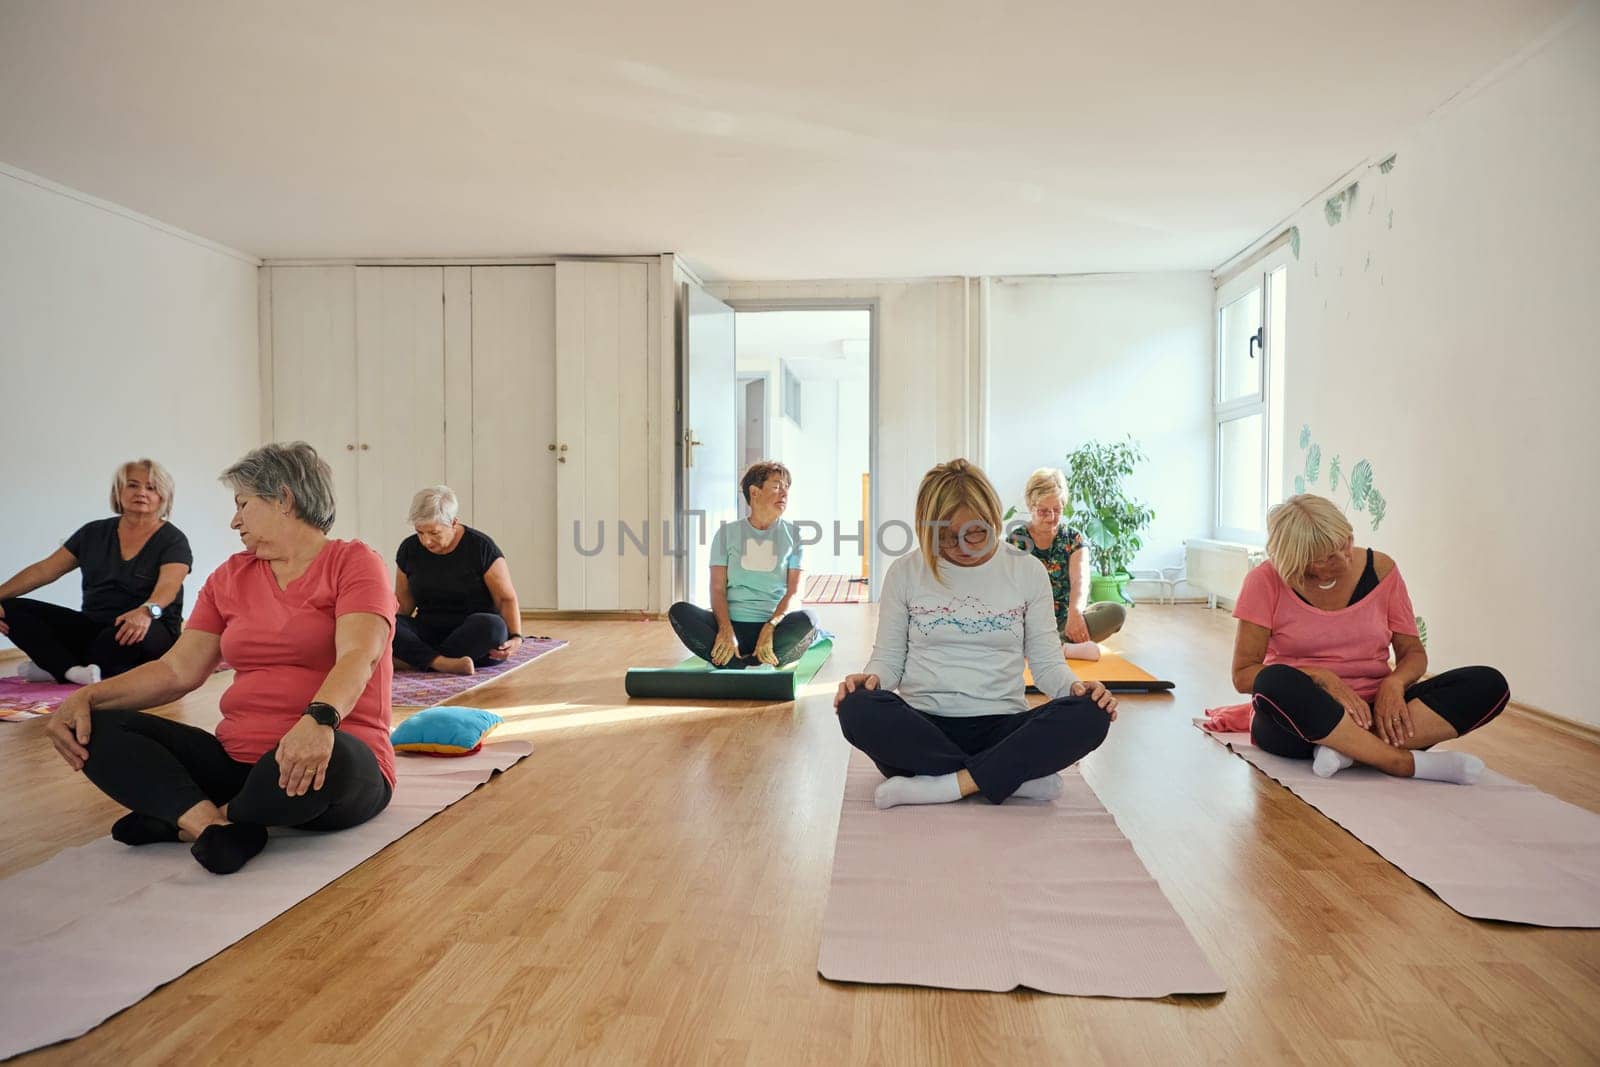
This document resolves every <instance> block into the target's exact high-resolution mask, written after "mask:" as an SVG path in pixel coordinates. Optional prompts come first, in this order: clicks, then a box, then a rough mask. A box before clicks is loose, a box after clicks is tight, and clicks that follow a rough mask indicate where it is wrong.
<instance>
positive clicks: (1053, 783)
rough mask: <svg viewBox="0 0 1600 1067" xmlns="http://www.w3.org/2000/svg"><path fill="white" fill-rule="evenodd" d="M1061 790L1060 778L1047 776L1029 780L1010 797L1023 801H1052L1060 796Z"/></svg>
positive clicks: (1056, 775) (1058, 776) (1053, 775)
mask: <svg viewBox="0 0 1600 1067" xmlns="http://www.w3.org/2000/svg"><path fill="white" fill-rule="evenodd" d="M1061 788H1062V787H1061V776H1060V775H1059V774H1047V775H1045V776H1044V777H1043V778H1029V779H1028V780H1027V781H1026V782H1023V783H1022V784H1021V785H1019V786H1017V791H1016V792H1015V793H1012V794H1011V795H1012V796H1014V797H1021V798H1022V799H1023V800H1054V799H1055V798H1056V797H1058V796H1060V795H1061Z"/></svg>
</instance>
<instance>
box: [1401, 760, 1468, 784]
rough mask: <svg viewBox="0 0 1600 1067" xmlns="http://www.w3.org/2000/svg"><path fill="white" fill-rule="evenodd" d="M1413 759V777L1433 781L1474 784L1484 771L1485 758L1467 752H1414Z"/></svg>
mask: <svg viewBox="0 0 1600 1067" xmlns="http://www.w3.org/2000/svg"><path fill="white" fill-rule="evenodd" d="M1411 759H1412V760H1413V761H1414V762H1415V764H1416V768H1415V769H1414V770H1413V771H1412V772H1411V777H1413V778H1426V779H1428V780H1429V781H1431V782H1454V783H1455V784H1456V785H1472V784H1473V783H1475V782H1476V781H1477V780H1478V775H1480V774H1482V773H1483V760H1481V759H1479V758H1478V757H1477V756H1469V755H1467V754H1466V753H1465V752H1413V753H1411Z"/></svg>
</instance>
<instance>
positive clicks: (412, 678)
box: [390, 637, 566, 708]
mask: <svg viewBox="0 0 1600 1067" xmlns="http://www.w3.org/2000/svg"><path fill="white" fill-rule="evenodd" d="M565 645H566V642H565V641H560V640H557V639H556V638H553V637H532V638H529V639H528V640H526V641H524V642H522V647H521V648H519V649H517V650H516V652H514V653H512V655H511V658H510V659H508V660H506V661H505V662H504V663H497V664H495V665H494V666H493V667H480V668H478V672H477V673H476V674H472V675H460V674H440V673H439V672H438V671H395V672H394V685H393V686H392V687H391V689H390V692H391V693H392V694H393V697H392V699H393V701H394V705H395V707H402V708H403V707H412V706H415V707H433V706H434V705H435V704H448V703H450V702H452V701H454V700H456V698H458V697H460V696H461V694H463V693H466V692H470V691H471V690H473V689H476V688H477V687H478V686H480V685H486V684H488V683H489V682H492V681H494V680H495V679H496V678H498V677H500V676H501V675H504V674H509V673H511V672H512V671H514V670H516V669H517V668H518V667H523V666H526V665H527V664H529V663H532V662H533V661H534V660H536V659H538V658H539V657H540V656H542V655H544V654H545V653H546V652H554V651H555V650H556V649H558V648H563V647H565Z"/></svg>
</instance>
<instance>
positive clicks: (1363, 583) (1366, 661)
mask: <svg viewBox="0 0 1600 1067" xmlns="http://www.w3.org/2000/svg"><path fill="white" fill-rule="evenodd" d="M1267 556H1268V562H1266V563H1263V564H1261V565H1260V566H1259V567H1256V568H1255V569H1254V570H1252V571H1251V572H1250V574H1249V575H1248V576H1247V577H1246V578H1245V581H1244V588H1242V589H1241V590H1240V591H1239V602H1238V604H1237V605H1236V606H1235V607H1234V609H1233V614H1234V618H1236V619H1238V620H1239V631H1238V635H1237V637H1236V638H1235V641H1234V648H1233V684H1234V686H1235V687H1236V688H1237V689H1238V690H1239V692H1241V693H1249V694H1251V704H1252V707H1253V714H1252V716H1251V721H1250V737H1251V740H1252V741H1254V742H1255V744H1256V745H1257V746H1258V747H1260V748H1262V749H1264V750H1266V751H1267V752H1271V753H1273V754H1275V755H1279V756H1286V757H1288V758H1290V759H1309V760H1311V761H1312V769H1313V770H1314V771H1315V772H1316V773H1317V774H1319V775H1321V776H1322V777H1324V778H1328V777H1331V776H1333V775H1335V774H1337V773H1338V772H1339V771H1341V770H1343V769H1344V768H1346V767H1349V766H1350V765H1351V764H1352V763H1365V764H1368V765H1370V766H1373V767H1376V768H1377V769H1378V770H1380V771H1383V772H1384V773H1385V774H1392V775H1395V776H1396V777H1400V778H1428V779H1432V780H1434V781H1441V782H1455V783H1457V784H1460V785H1471V784H1472V783H1474V782H1476V781H1477V780H1478V775H1479V774H1481V773H1482V771H1483V761H1482V760H1480V759H1478V758H1477V757H1476V756H1470V755H1468V754H1466V753H1464V752H1444V751H1440V752H1434V751H1429V750H1430V749H1431V748H1432V747H1433V746H1434V745H1436V744H1438V743H1439V742H1441V741H1448V740H1449V739H1450V738H1452V737H1459V736H1461V735H1462V734H1464V733H1467V732H1468V731H1470V730H1476V729H1477V728H1478V727H1480V726H1482V725H1483V724H1484V723H1486V722H1488V721H1489V720H1490V719H1493V718H1494V717H1495V716H1496V715H1498V714H1500V712H1501V711H1502V710H1504V708H1505V706H1506V702H1507V701H1509V700H1510V699H1511V692H1510V688H1509V687H1508V686H1507V684H1506V679H1505V676H1504V675H1502V674H1501V673H1500V672H1499V671H1497V670H1495V669H1494V668H1493V667H1458V668H1456V669H1455V670H1451V671H1446V672H1445V673H1443V674H1438V675H1434V676H1433V677H1432V678H1429V679H1427V680H1426V681H1421V680H1420V679H1421V678H1422V676H1423V674H1425V673H1426V672H1427V670H1428V654H1427V653H1426V652H1425V651H1424V650H1423V648H1422V641H1421V639H1420V638H1419V637H1418V636H1417V625H1416V617H1415V615H1414V614H1413V610H1412V607H1411V595H1410V594H1409V593H1408V592H1407V591H1406V583H1405V580H1404V579H1402V578H1401V577H1400V570H1399V568H1398V567H1396V566H1395V563H1394V560H1392V559H1390V558H1389V557H1388V556H1386V555H1384V554H1383V553H1381V552H1374V551H1373V550H1372V549H1370V548H1357V547H1356V545H1355V536H1354V533H1353V531H1352V530H1351V528H1350V522H1349V520H1348V519H1346V518H1345V517H1344V513H1343V512H1341V511H1340V510H1339V508H1338V507H1337V506H1336V505H1335V504H1334V503H1333V502H1332V501H1329V500H1326V499H1324V498H1323V497H1320V496H1314V495H1311V494H1309V493H1308V494H1302V495H1300V496H1294V497H1290V498H1289V499H1288V500H1286V501H1284V502H1283V503H1282V504H1279V505H1278V506H1277V507H1275V508H1273V509H1272V511H1271V512H1270V513H1268V515H1267ZM1391 649H1393V652H1394V659H1395V663H1394V666H1393V667H1391V666H1390V665H1389V654H1390V650H1391Z"/></svg>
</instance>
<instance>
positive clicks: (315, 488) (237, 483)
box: [218, 441, 334, 533]
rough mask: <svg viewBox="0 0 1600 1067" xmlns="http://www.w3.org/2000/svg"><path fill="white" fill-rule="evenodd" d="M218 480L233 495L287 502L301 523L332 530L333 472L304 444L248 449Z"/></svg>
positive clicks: (315, 451)
mask: <svg viewBox="0 0 1600 1067" xmlns="http://www.w3.org/2000/svg"><path fill="white" fill-rule="evenodd" d="M218 480H219V481H221V482H222V484H223V485H226V486H227V487H228V488H230V489H232V490H233V491H234V492H235V493H243V494H247V495H249V496H258V497H260V498H261V499H263V500H271V501H274V502H276V501H280V500H284V499H287V500H288V501H289V506H290V507H292V508H293V509H294V516H295V518H297V519H299V520H300V521H301V522H303V523H306V524H307V525H310V526H315V527H316V528H317V529H319V530H321V531H322V532H323V533H327V532H328V531H329V530H331V529H333V514H334V509H333V471H332V469H331V468H329V466H328V462H327V460H325V459H323V458H322V457H321V456H319V455H317V450H316V449H314V448H312V447H311V446H310V445H308V444H306V443H305V442H304V441H290V442H288V443H287V444H270V445H262V446H261V447H260V448H254V449H251V450H250V451H249V452H247V453H245V457H244V458H243V459H241V460H240V461H239V462H237V463H235V464H234V465H233V466H231V467H229V468H228V469H227V470H225V471H223V472H222V477H221V478H220V479H218Z"/></svg>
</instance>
